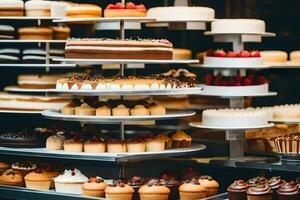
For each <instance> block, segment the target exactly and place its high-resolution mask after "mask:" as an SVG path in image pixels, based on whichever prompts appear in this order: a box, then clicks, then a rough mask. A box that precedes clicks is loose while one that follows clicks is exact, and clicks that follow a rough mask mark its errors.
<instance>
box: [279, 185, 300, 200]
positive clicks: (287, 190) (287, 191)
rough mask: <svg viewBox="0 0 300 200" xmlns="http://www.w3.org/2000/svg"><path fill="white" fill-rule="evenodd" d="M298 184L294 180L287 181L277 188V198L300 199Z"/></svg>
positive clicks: (280, 199) (285, 199)
mask: <svg viewBox="0 0 300 200" xmlns="http://www.w3.org/2000/svg"><path fill="white" fill-rule="evenodd" d="M299 190H300V189H299V186H298V185H297V184H296V183H295V182H294V181H291V182H287V183H284V184H283V185H281V186H280V188H279V189H278V190H277V194H278V199H279V200H298V199H300V193H299Z"/></svg>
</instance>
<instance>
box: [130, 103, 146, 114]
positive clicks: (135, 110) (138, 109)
mask: <svg viewBox="0 0 300 200" xmlns="http://www.w3.org/2000/svg"><path fill="white" fill-rule="evenodd" d="M130 115H131V116H148V115H149V110H148V109H147V108H145V107H144V106H143V105H136V106H135V107H134V108H132V109H130Z"/></svg>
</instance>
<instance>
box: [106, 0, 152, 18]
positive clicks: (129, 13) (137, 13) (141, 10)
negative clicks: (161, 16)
mask: <svg viewBox="0 0 300 200" xmlns="http://www.w3.org/2000/svg"><path fill="white" fill-rule="evenodd" d="M146 14H147V10H146V8H145V6H144V5H143V4H139V5H135V4H134V3H132V2H129V3H127V4H126V5H125V4H123V3H116V4H109V5H108V6H107V7H106V9H105V10H104V17H145V16H146Z"/></svg>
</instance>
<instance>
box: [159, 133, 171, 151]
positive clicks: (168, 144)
mask: <svg viewBox="0 0 300 200" xmlns="http://www.w3.org/2000/svg"><path fill="white" fill-rule="evenodd" d="M155 139H157V140H161V141H163V142H164V143H165V149H170V148H171V147H172V139H171V138H170V137H169V136H168V134H167V133H162V134H159V135H157V136H156V137H155Z"/></svg>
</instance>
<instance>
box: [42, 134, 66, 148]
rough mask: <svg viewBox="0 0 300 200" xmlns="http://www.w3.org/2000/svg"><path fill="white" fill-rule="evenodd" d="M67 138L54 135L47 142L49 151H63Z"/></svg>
mask: <svg viewBox="0 0 300 200" xmlns="http://www.w3.org/2000/svg"><path fill="white" fill-rule="evenodd" d="M64 141H65V137H64V136H63V135H61V134H59V133H57V134H56V135H52V136H50V137H48V138H47V140H46V148H47V149H49V150H63V148H64V147H63V144H64Z"/></svg>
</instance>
